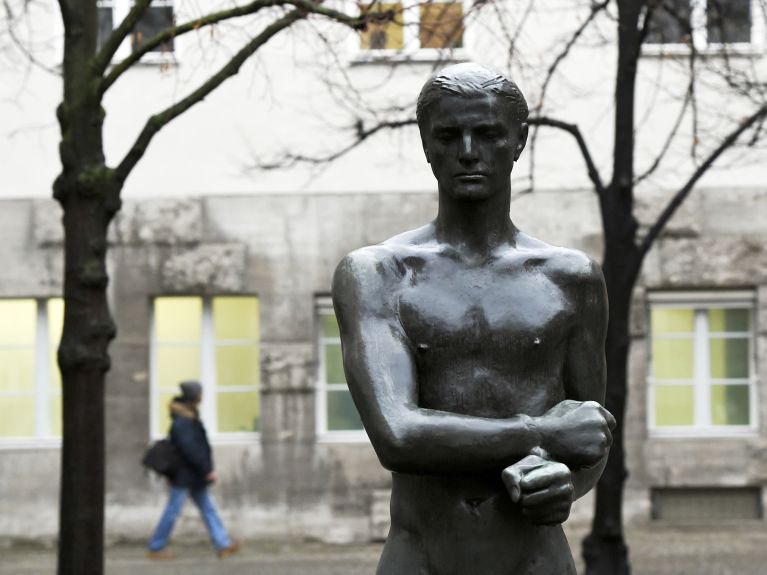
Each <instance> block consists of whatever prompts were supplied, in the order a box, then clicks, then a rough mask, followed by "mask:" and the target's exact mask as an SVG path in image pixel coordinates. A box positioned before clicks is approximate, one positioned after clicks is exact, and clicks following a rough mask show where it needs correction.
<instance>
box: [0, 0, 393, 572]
mask: <svg viewBox="0 0 767 575" xmlns="http://www.w3.org/2000/svg"><path fill="white" fill-rule="evenodd" d="M33 1H34V0H21V2H20V3H19V4H18V5H13V6H12V0H3V4H2V8H3V10H4V12H5V13H4V18H3V27H2V30H0V48H3V50H4V51H6V49H12V48H14V49H16V53H17V56H18V53H21V54H22V55H23V57H24V58H25V62H26V65H28V66H41V67H44V64H42V63H41V62H39V61H38V60H37V59H36V58H35V52H34V50H33V49H30V48H29V47H28V46H27V45H26V44H25V42H24V39H23V38H21V37H20V36H19V34H18V30H19V29H20V28H21V27H22V23H23V22H22V21H23V16H24V11H25V8H26V6H27V5H28V3H30V2H33ZM150 2H151V0H136V1H135V2H134V3H133V5H132V8H131V9H130V11H129V12H128V14H127V16H126V17H125V18H124V20H123V21H122V22H120V23H119V25H117V26H116V27H115V28H114V30H113V31H112V32H111V34H109V36H108V37H106V38H105V39H102V40H99V38H98V35H99V29H98V7H97V0H59V8H60V12H61V18H62V22H63V30H64V44H63V48H64V51H63V60H62V66H61V69H60V70H57V69H49V71H50V72H52V73H55V74H60V75H61V76H62V80H63V88H64V91H63V99H62V101H61V104H60V105H59V107H58V109H57V117H58V121H59V124H60V128H61V141H60V145H59V150H60V158H61V172H60V174H59V176H58V177H57V178H56V181H55V183H54V186H53V195H54V198H55V199H56V200H57V201H58V202H59V204H60V205H61V206H62V208H63V212H64V216H63V224H64V231H65V243H64V269H65V271H64V301H65V314H64V328H63V334H62V337H61V343H60V347H59V350H58V363H59V367H60V369H61V373H62V382H63V386H62V389H63V443H62V451H61V470H62V471H61V492H60V493H61V496H60V525H59V554H58V573H59V575H100V574H101V573H103V570H104V562H103V534H104V465H105V461H104V460H105V453H104V449H105V445H104V378H105V374H106V372H107V371H108V370H109V367H110V358H109V354H108V346H109V343H110V341H111V340H112V339H113V338H114V337H115V335H116V326H115V324H114V322H113V320H112V317H111V314H110V310H109V306H108V304H107V297H106V295H107V284H108V281H109V277H108V274H107V268H106V253H107V228H108V226H109V224H110V222H111V221H112V220H113V218H114V217H115V214H116V213H117V212H118V211H119V209H120V207H121V191H122V189H123V186H124V184H125V181H126V179H127V178H128V177H129V176H130V174H131V172H132V171H133V169H134V168H135V167H136V165H137V164H138V162H139V161H140V160H141V158H142V157H143V156H144V154H145V153H146V151H147V148H148V146H149V144H150V143H151V142H152V140H153V139H154V137H155V136H156V135H157V134H158V133H159V132H160V131H161V130H162V129H163V128H164V127H165V126H167V125H168V124H169V123H170V122H171V121H172V120H173V119H175V118H177V117H178V116H180V115H182V114H184V113H185V112H186V111H187V110H189V109H190V108H192V107H193V106H195V105H197V104H199V103H200V102H202V101H203V100H204V99H205V98H206V96H208V95H209V94H211V93H212V92H213V91H214V90H216V89H217V88H218V87H219V86H221V85H222V84H223V83H224V82H225V81H226V80H227V79H229V78H231V77H232V76H234V75H236V74H237V73H238V72H239V70H240V69H241V67H242V66H243V64H244V63H245V62H246V60H247V59H248V58H250V57H251V56H252V55H253V54H255V53H256V52H257V51H258V50H259V49H261V48H262V47H263V46H264V45H265V44H266V43H267V42H269V40H271V39H272V38H273V37H275V36H276V35H278V34H281V33H283V32H285V31H287V30H288V29H290V28H291V27H293V26H294V25H295V24H296V23H298V22H302V21H307V20H308V21H311V19H317V18H320V19H324V20H326V21H330V22H336V23H340V24H342V25H345V26H348V27H350V28H352V29H364V28H365V27H366V26H367V24H368V23H370V22H377V23H381V22H386V21H387V20H389V19H391V18H392V15H391V14H388V13H380V12H379V13H369V14H365V13H364V11H363V15H360V11H359V10H356V9H355V10H354V11H353V12H352V13H345V12H342V11H339V10H335V9H332V8H328V7H325V6H323V4H322V0H319V1H314V0H251V1H250V2H248V3H243V4H240V5H236V6H234V7H231V8H228V9H225V10H220V11H216V12H211V13H208V14H205V15H202V16H199V17H196V18H192V19H190V20H189V21H186V22H182V23H173V25H172V26H171V27H169V28H167V29H164V30H162V31H160V32H159V33H157V34H156V35H154V36H152V37H149V38H142V39H141V41H140V42H139V43H134V45H133V49H132V51H131V53H130V54H129V55H127V56H125V57H124V58H122V59H119V60H116V58H117V55H118V54H119V52H118V49H119V48H120V46H121V45H122V44H123V42H125V41H126V39H127V38H128V37H129V36H130V35H131V34H132V32H133V30H134V28H135V27H136V25H137V24H138V23H139V22H140V21H141V18H142V16H143V15H144V14H145V13H146V11H147V10H148V8H149V5H150ZM256 15H257V16H258V18H257V19H255V20H254V19H253V18H250V19H249V20H248V25H249V26H252V25H253V23H254V22H255V23H256V24H258V23H259V22H260V23H261V28H260V30H258V31H257V33H255V34H247V36H248V39H247V40H246V41H245V42H244V44H243V45H242V46H241V47H240V49H239V50H238V51H236V52H235V53H234V54H233V55H232V56H231V57H229V59H228V61H226V63H225V64H224V65H223V66H221V67H220V69H218V70H217V71H215V73H213V74H211V75H210V77H208V78H207V79H206V80H205V81H204V82H202V83H201V84H200V85H199V86H198V87H197V88H196V89H194V90H192V91H191V92H189V93H188V94H187V95H186V96H184V97H182V98H180V99H179V100H178V101H176V102H175V103H174V104H172V105H170V106H169V107H167V108H166V109H164V110H161V111H159V112H157V113H156V114H154V115H152V116H151V117H149V118H148V119H147V120H146V123H145V124H144V126H143V128H142V129H141V131H140V133H139V134H138V137H137V138H136V140H135V141H134V142H133V144H132V145H131V146H130V148H129V149H128V151H127V153H126V154H125V155H124V157H123V158H122V159H121V160H120V161H119V162H118V163H117V164H116V165H113V166H110V165H107V163H106V161H105V155H104V145H103V122H104V117H105V111H104V109H103V108H102V102H103V99H104V97H105V95H106V94H107V92H108V91H109V89H110V88H111V87H112V86H113V85H114V84H115V82H117V81H118V80H120V79H121V78H122V77H123V75H124V74H125V73H126V72H127V71H128V70H129V69H131V67H132V66H134V65H135V64H137V63H138V62H139V61H140V60H141V58H142V57H143V56H144V55H146V54H148V53H149V52H151V51H153V50H156V49H157V48H158V47H162V46H163V45H164V44H166V43H167V42H169V41H172V40H173V39H176V38H178V37H180V36H183V35H186V34H191V33H195V32H198V31H200V30H205V29H212V27H213V26H214V25H218V24H220V23H223V22H229V21H233V20H234V19H236V18H244V17H253V16H256Z"/></svg>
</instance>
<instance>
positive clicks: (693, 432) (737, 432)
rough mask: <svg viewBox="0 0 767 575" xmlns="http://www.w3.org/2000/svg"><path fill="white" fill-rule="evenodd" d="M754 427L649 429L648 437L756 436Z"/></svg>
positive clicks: (726, 437)
mask: <svg viewBox="0 0 767 575" xmlns="http://www.w3.org/2000/svg"><path fill="white" fill-rule="evenodd" d="M758 436H759V430H758V429H757V428H756V427H736V426H733V427H731V428H726V429H723V428H718V427H705V428H700V427H688V428H680V429H651V430H649V432H648V438H649V439H731V438H739V437H758Z"/></svg>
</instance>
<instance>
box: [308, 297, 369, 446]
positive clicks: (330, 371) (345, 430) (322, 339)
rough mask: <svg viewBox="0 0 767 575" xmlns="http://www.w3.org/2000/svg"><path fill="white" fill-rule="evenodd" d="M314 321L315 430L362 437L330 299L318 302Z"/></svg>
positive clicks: (362, 432)
mask: <svg viewBox="0 0 767 575" xmlns="http://www.w3.org/2000/svg"><path fill="white" fill-rule="evenodd" d="M317 324H318V334H319V335H318V347H317V349H318V355H319V362H318V366H319V374H318V377H317V381H318V385H317V433H318V434H319V435H324V436H330V437H332V436H336V437H342V436H356V437H365V435H364V429H363V427H362V421H361V420H360V416H359V414H358V413H357V408H356V407H355V406H354V401H353V400H352V394H351V393H350V392H349V387H348V386H347V385H346V377H345V376H344V365H343V357H342V355H341V335H340V333H339V331H338V321H337V320H336V316H335V314H334V313H333V306H332V304H331V303H330V300H329V299H323V300H322V301H320V302H318V305H317Z"/></svg>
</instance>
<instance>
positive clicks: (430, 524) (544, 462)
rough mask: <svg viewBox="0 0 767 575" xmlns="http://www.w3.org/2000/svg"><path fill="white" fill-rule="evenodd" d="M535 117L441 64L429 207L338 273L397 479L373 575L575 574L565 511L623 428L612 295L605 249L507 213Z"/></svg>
mask: <svg viewBox="0 0 767 575" xmlns="http://www.w3.org/2000/svg"><path fill="white" fill-rule="evenodd" d="M527 113H528V110H527V104H526V103H525V100H524V97H523V96H522V94H521V92H520V91H519V89H518V88H517V86H516V85H515V84H514V83H513V82H511V81H509V80H508V79H506V78H504V77H503V76H501V75H498V74H496V73H495V72H492V71H490V70H488V69H487V68H484V67H482V66H479V65H477V64H458V65H455V66H450V67H448V68H445V69H444V70H442V71H440V72H438V73H437V74H435V75H434V76H433V77H432V78H431V79H430V80H429V81H428V82H427V83H426V85H425V86H424V87H423V89H422V90H421V94H420V96H419V99H418V112H417V114H418V126H419V129H420V132H421V140H422V142H423V149H424V152H425V154H426V161H427V162H428V163H429V164H431V168H432V171H433V172H434V176H435V177H436V179H437V182H438V188H439V211H438V213H437V217H436V219H435V220H434V221H433V222H431V223H429V224H427V225H425V226H423V227H421V228H418V229H416V230H412V231H409V232H405V233H403V234H400V235H397V236H395V237H393V238H391V239H389V240H387V241H385V242H383V243H382V244H380V245H376V246H370V247H365V248H362V249H359V250H357V251H354V252H352V253H351V254H349V255H348V256H346V257H345V258H344V259H343V261H342V262H341V263H340V264H339V266H338V268H337V270H336V273H335V276H334V279H333V303H334V306H335V310H336V314H337V316H338V319H339V324H340V328H341V340H342V342H343V357H344V369H345V371H346V377H347V381H348V383H349V388H350V390H351V393H352V396H353V398H354V402H355V404H356V406H357V409H358V410H359V412H360V415H361V416H362V421H363V423H364V424H365V429H366V430H367V433H368V435H369V436H370V440H371V442H372V444H373V447H374V448H375V450H376V453H377V454H378V457H379V459H380V460H381V464H382V465H383V466H384V467H386V468H387V469H389V470H391V472H392V476H393V487H392V500H391V530H390V532H389V537H388V539H387V542H386V546H385V548H384V551H383V555H382V557H381V560H380V563H379V566H378V571H377V573H378V574H379V575H427V574H428V575H474V574H477V575H523V574H525V575H565V574H570V573H575V567H574V564H573V559H572V555H571V553H570V549H569V547H568V544H567V540H566V538H565V536H564V533H563V531H562V528H561V525H560V524H561V523H562V522H563V521H564V520H565V519H567V517H568V515H569V512H570V506H571V504H572V502H573V500H574V499H576V498H578V497H580V496H582V495H583V494H584V493H586V492H587V491H589V490H590V489H591V488H592V487H593V486H594V485H595V484H596V482H597V480H598V479H599V476H600V474H601V473H602V470H603V468H604V465H605V462H606V459H607V453H608V450H609V446H610V443H611V433H610V430H611V429H612V428H613V426H614V424H615V420H614V419H613V417H612V416H611V415H610V413H609V412H607V410H605V409H604V408H603V407H602V406H601V405H600V403H602V402H603V401H604V392H605V358H604V338H605V331H606V324H607V298H606V293H605V286H604V279H603V277H602V272H601V270H600V268H599V266H598V265H597V264H596V263H594V262H593V261H592V260H590V259H589V258H588V257H587V256H585V255H584V254H582V253H581V252H578V251H575V250H571V249H566V248H559V247H554V246H550V245H547V244H545V243H544V242H542V241H540V240H537V239H535V238H532V237H530V236H528V235H527V234H525V233H524V232H522V231H520V230H519V229H517V227H516V226H515V225H514V224H513V223H512V221H511V219H510V217H509V212H510V194H511V183H510V176H511V170H512V168H513V166H514V162H515V161H516V160H517V159H518V158H519V156H520V154H521V153H522V150H523V149H524V147H525V142H526V139H527V131H528V127H527V124H526V120H527Z"/></svg>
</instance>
